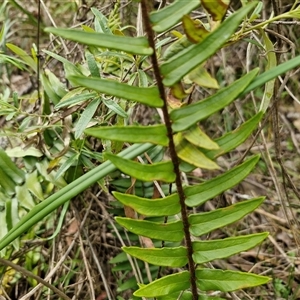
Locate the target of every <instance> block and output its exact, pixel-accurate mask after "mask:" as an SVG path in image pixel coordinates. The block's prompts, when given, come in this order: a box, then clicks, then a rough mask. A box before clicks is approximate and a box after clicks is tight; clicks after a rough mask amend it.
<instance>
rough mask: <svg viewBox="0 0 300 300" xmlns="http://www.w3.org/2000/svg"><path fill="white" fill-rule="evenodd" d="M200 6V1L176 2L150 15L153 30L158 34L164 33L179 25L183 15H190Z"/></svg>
mask: <svg viewBox="0 0 300 300" xmlns="http://www.w3.org/2000/svg"><path fill="white" fill-rule="evenodd" d="M198 6H200V1H199V0H189V1H185V0H176V1H174V2H173V3H172V4H170V5H168V6H166V7H164V8H163V9H160V10H158V11H156V12H152V13H151V14H150V21H151V23H152V24H153V26H152V28H153V30H154V31H156V32H163V31H165V30H167V29H169V28H171V27H172V26H174V25H175V24H176V23H178V22H179V21H180V20H181V18H182V17H183V15H185V14H188V13H189V12H191V11H192V10H193V9H195V8H197V7H198Z"/></svg>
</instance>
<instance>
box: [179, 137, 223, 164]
mask: <svg viewBox="0 0 300 300" xmlns="http://www.w3.org/2000/svg"><path fill="white" fill-rule="evenodd" d="M174 138H175V139H174V141H175V147H176V152H177V155H178V157H179V158H180V159H182V160H183V161H185V162H187V163H189V164H191V165H193V166H195V167H198V168H203V169H207V170H215V169H219V166H218V165H217V164H216V163H215V162H214V161H212V160H211V159H209V158H208V157H206V156H205V155H204V154H203V153H202V152H201V150H199V149H198V148H197V147H195V146H194V145H193V144H191V143H189V142H188V141H186V140H185V139H183V138H182V136H181V134H180V133H178V134H176V135H175V137H174Z"/></svg>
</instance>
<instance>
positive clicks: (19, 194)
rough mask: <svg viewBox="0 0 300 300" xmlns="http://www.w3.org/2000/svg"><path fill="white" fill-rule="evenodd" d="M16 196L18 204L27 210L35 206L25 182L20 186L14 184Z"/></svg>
mask: <svg viewBox="0 0 300 300" xmlns="http://www.w3.org/2000/svg"><path fill="white" fill-rule="evenodd" d="M16 198H17V199H18V202H19V203H20V205H21V206H22V207H25V208H26V209H27V210H31V209H33V208H34V206H35V203H34V201H33V198H32V196H31V194H30V193H29V191H28V188H27V187H26V185H25V184H24V185H22V186H16Z"/></svg>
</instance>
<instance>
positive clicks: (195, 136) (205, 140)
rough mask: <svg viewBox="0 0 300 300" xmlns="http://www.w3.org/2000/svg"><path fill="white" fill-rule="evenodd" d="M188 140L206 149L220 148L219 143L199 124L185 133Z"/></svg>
mask: <svg viewBox="0 0 300 300" xmlns="http://www.w3.org/2000/svg"><path fill="white" fill-rule="evenodd" d="M183 136H184V138H185V139H186V140H188V141H189V142H190V143H192V144H193V145H195V146H197V147H201V148H205V149H210V150H213V149H219V145H218V144H217V143H215V142H214V141H213V140H211V139H210V138H209V137H208V136H207V135H206V134H205V132H203V131H202V130H201V129H200V127H199V126H193V127H191V128H190V129H189V130H188V131H186V132H184V133H183Z"/></svg>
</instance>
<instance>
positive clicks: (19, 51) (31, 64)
mask: <svg viewBox="0 0 300 300" xmlns="http://www.w3.org/2000/svg"><path fill="white" fill-rule="evenodd" d="M6 47H7V48H8V49H10V50H11V51H12V52H14V53H15V54H17V55H18V56H19V57H20V59H21V60H22V62H23V63H24V64H26V65H27V66H29V67H30V68H31V69H32V70H33V71H34V72H37V63H36V62H35V61H34V59H33V58H32V57H31V56H30V55H28V53H26V52H25V51H24V50H23V49H21V48H19V47H18V46H16V45H14V44H10V43H6Z"/></svg>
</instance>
